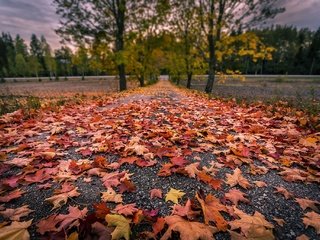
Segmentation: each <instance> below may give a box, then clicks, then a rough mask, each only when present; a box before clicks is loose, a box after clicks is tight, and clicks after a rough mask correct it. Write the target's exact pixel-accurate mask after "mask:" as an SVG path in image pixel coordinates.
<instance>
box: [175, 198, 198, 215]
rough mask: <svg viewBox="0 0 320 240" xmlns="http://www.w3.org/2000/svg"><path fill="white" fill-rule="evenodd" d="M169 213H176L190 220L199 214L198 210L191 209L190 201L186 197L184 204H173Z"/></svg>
mask: <svg viewBox="0 0 320 240" xmlns="http://www.w3.org/2000/svg"><path fill="white" fill-rule="evenodd" d="M171 214H172V215H178V216H180V217H187V218H188V219H191V220H192V219H194V218H195V217H196V216H197V215H199V211H193V210H192V209H191V201H190V199H188V201H187V202H186V205H185V206H181V205H180V204H175V205H173V207H172V213H171Z"/></svg>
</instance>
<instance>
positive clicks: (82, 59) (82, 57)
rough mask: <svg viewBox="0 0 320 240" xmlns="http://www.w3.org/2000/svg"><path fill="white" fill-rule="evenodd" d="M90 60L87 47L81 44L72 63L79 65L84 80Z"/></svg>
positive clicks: (78, 68)
mask: <svg viewBox="0 0 320 240" xmlns="http://www.w3.org/2000/svg"><path fill="white" fill-rule="evenodd" d="M88 62H89V56H88V52H87V49H86V47H85V46H84V45H83V44H81V45H80V46H79V47H78V49H77V51H76V52H75V54H74V55H73V56H72V63H73V64H74V65H75V66H76V67H77V70H78V71H80V73H81V79H82V80H84V76H85V72H86V71H87V66H88Z"/></svg>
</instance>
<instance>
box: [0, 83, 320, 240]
mask: <svg viewBox="0 0 320 240" xmlns="http://www.w3.org/2000/svg"><path fill="white" fill-rule="evenodd" d="M307 126H308V123H307V119H306V118H305V117H304V116H303V115H302V113H296V112H294V111H291V110H290V109H287V108H284V107H281V106H273V107H266V106H263V105H255V106H253V105H252V106H249V107H242V106H239V105H237V104H236V103H234V102H224V101H220V100H214V99H208V98H207V97H206V96H205V95H202V94H199V93H193V92H190V91H186V90H182V89H178V88H176V87H174V86H172V85H171V84H170V83H169V82H168V81H165V80H162V81H160V82H159V83H157V84H156V85H154V86H150V87H147V88H141V89H137V90H134V91H132V90H131V91H128V92H125V93H120V94H115V95H113V96H111V97H105V98H104V97H99V98H97V99H96V100H94V101H88V102H85V103H80V104H79V105H71V106H68V105H66V106H63V107H61V108H60V109H44V110H41V111H40V112H39V114H38V115H37V116H36V117H35V118H34V119H29V120H25V119H23V115H22V113H21V112H19V111H18V112H15V113H13V114H8V115H5V116H3V117H2V118H1V119H0V145H1V150H0V182H1V189H0V202H1V203H2V205H0V215H1V216H0V222H2V223H4V224H1V223H0V239H2V238H1V236H3V234H5V233H8V232H10V231H18V230H19V231H20V232H23V233H24V234H28V233H27V232H26V231H28V232H29V234H30V237H31V239H39V238H40V237H41V235H42V237H44V239H46V238H47V239H49V238H50V237H51V239H66V236H70V235H72V234H79V235H78V236H79V239H110V233H111V232H112V231H114V229H113V228H112V229H110V228H107V227H106V225H107V222H108V223H109V225H112V223H110V222H111V220H110V218H109V217H108V216H110V213H111V214H119V215H122V216H125V217H126V218H122V220H121V221H122V222H121V221H119V219H118V221H117V222H116V223H113V224H115V225H116V226H118V227H119V226H120V228H121V227H122V228H121V229H122V230H121V231H122V232H121V231H120V232H121V234H122V235H121V234H120V235H119V236H124V237H127V235H126V233H123V231H124V232H125V229H126V226H127V225H125V224H124V225H123V221H128V220H130V222H131V223H130V229H131V232H132V233H131V238H132V239H138V238H141V239H145V238H146V236H149V237H150V236H153V237H157V238H160V237H161V236H163V239H167V238H166V236H170V235H171V232H170V231H171V229H174V230H175V231H177V232H179V230H181V234H183V231H186V230H188V227H186V225H183V224H186V223H185V222H183V221H186V219H188V220H189V221H191V222H192V223H191V224H194V225H192V226H193V227H195V226H198V225H196V224H195V222H199V224H201V229H202V230H201V231H200V232H201V234H203V235H204V234H205V233H207V232H209V233H210V234H211V235H210V234H209V235H206V236H201V234H200V235H198V237H202V239H212V237H213V235H212V233H214V237H215V238H216V239H230V238H231V236H232V238H233V239H241V236H242V237H245V236H246V237H247V238H252V239H258V238H259V239H273V238H274V237H275V238H276V239H296V238H297V237H299V236H301V235H303V234H304V235H303V237H305V238H300V239H308V238H310V239H319V235H317V231H318V234H319V233H320V226H319V222H320V218H319V217H320V215H319V209H318V207H319V202H320V187H319V182H320V174H319V165H320V162H319V159H320V145H319V142H320V135H319V133H318V134H317V133H315V132H314V131H313V130H310V129H309V128H308V127H307ZM171 188H173V189H176V190H180V191H182V192H183V193H184V195H183V194H181V195H182V196H181V198H177V199H175V198H171V199H172V201H166V200H168V199H170V196H171V197H172V195H169V196H168V195H167V194H168V192H169V191H170V189H171ZM153 189H157V190H153ZM151 190H153V191H152V193H153V194H155V195H157V196H158V197H154V198H151V196H150V191H151ZM159 190H160V191H161V192H162V194H160V191H159ZM243 194H245V195H243ZM178 195H179V194H178ZM188 199H190V200H191V203H192V204H191V205H190V202H188ZM175 200H177V203H178V204H180V205H175V204H174V203H173V201H175ZM105 202H106V205H105V204H104V203H105ZM97 203H98V205H97ZM119 204H123V205H126V204H135V205H134V207H133V205H129V206H128V205H126V206H125V207H123V206H122V205H120V206H119ZM25 205H28V208H27V209H30V210H32V212H29V211H27V210H26V208H24V211H22V209H19V210H20V211H19V212H17V211H14V210H8V209H17V208H19V207H21V206H25ZM70 206H71V207H70ZM106 206H107V207H106ZM80 210H81V211H80ZM21 212H24V213H25V214H21ZM255 212H258V213H255ZM90 214H91V215H90ZM171 214H173V216H175V217H173V218H174V219H175V220H176V219H180V220H179V221H180V222H182V223H181V224H180V225H172V224H173V223H172V222H171V221H170V219H171V218H172V217H168V216H169V215H171ZM254 214H255V215H254ZM260 214H262V215H260ZM119 215H112V216H118V217H119ZM253 215H254V216H255V217H252V216H253ZM106 216H107V217H106ZM177 216H179V217H177ZM163 217H165V218H163ZM106 218H107V219H106ZM31 219H32V223H31V222H29V223H28V222H27V221H28V220H31ZM123 219H124V220H123ZM183 219H185V220H183ZM106 221H107V222H106ZM179 221H178V222H179ZM15 222H22V223H23V224H24V225H23V224H22V225H23V227H20V228H18V230H17V227H14V226H15V225H14V224H16V223H15ZM26 222H27V223H26ZM96 222H99V224H100V225H99V226H98V225H97V224H96ZM165 222H166V224H165ZM176 222H177V221H175V223H176ZM206 223H207V224H206ZM121 224H122V225H121ZM167 225H169V226H170V227H171V228H169V230H168V231H167ZM97 226H98V227H97ZM128 226H129V225H128ZM152 226H153V228H152ZM188 226H189V225H188ZM189 229H190V226H189ZM316 229H317V230H316ZM118 230H119V229H118ZM127 230H128V229H127ZM115 231H117V230H115ZM177 232H176V233H172V234H173V235H172V238H173V239H176V238H178V236H179V233H177ZM195 232H196V231H194V234H196V233H195ZM113 234H115V232H113ZM99 236H100V237H101V238H99ZM106 236H107V237H106ZM181 236H182V235H181ZM307 237H308V238H307ZM3 239H7V238H3ZM26 239H27V238H26ZM195 239H196V238H195Z"/></svg>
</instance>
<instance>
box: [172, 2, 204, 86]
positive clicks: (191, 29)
mask: <svg viewBox="0 0 320 240" xmlns="http://www.w3.org/2000/svg"><path fill="white" fill-rule="evenodd" d="M196 21H197V19H196V2H195V1H192V0H186V1H179V0H175V1H172V7H171V18H170V26H171V30H172V32H173V33H174V34H175V36H176V37H177V39H179V42H180V43H181V46H182V48H181V49H178V50H180V53H181V56H180V57H182V59H183V62H184V67H183V69H184V72H185V74H186V75H187V88H190V87H191V80H192V75H193V73H194V68H195V63H196V60H197V54H196V52H197V51H196V49H195V47H194V45H195V40H196V36H197V32H198V29H197V24H196ZM173 55H176V56H170V61H173V60H174V62H176V63H177V61H178V55H179V51H176V53H174V54H173Z"/></svg>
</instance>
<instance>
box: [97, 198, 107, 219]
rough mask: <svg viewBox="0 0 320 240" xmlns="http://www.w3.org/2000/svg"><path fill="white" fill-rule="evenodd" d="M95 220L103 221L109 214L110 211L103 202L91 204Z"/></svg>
mask: <svg viewBox="0 0 320 240" xmlns="http://www.w3.org/2000/svg"><path fill="white" fill-rule="evenodd" d="M93 207H94V209H95V215H96V217H97V218H100V219H104V218H105V217H106V215H107V214H109V213H110V209H109V208H108V206H107V204H106V203H104V202H101V203H96V204H93Z"/></svg>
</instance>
